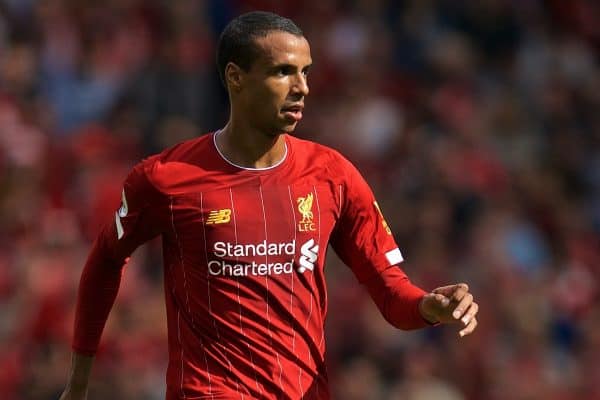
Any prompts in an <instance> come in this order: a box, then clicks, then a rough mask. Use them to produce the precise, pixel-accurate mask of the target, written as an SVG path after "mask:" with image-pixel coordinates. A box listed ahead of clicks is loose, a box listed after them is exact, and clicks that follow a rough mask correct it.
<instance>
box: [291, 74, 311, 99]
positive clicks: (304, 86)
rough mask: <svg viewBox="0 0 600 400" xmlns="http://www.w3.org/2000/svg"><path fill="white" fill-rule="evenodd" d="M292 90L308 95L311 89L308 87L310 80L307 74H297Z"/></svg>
mask: <svg viewBox="0 0 600 400" xmlns="http://www.w3.org/2000/svg"><path fill="white" fill-rule="evenodd" d="M292 91H293V92H294V93H296V94H301V95H302V96H307V95H308V93H309V91H310V90H309V89H308V81H307V77H306V75H305V74H303V73H299V74H297V76H296V79H295V81H294V84H293V86H292Z"/></svg>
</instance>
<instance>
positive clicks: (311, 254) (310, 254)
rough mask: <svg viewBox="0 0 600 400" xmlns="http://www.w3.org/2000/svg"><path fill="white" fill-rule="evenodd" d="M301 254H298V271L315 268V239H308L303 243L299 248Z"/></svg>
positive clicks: (302, 271)
mask: <svg viewBox="0 0 600 400" xmlns="http://www.w3.org/2000/svg"><path fill="white" fill-rule="evenodd" d="M300 252H301V253H302V255H301V256H300V268H298V272H300V273H304V271H306V270H309V271H312V270H313V269H314V268H315V262H316V261H317V257H318V256H319V245H316V246H315V241H314V240H313V239H310V240H309V241H308V242H306V243H304V244H303V245H302V247H301V248H300Z"/></svg>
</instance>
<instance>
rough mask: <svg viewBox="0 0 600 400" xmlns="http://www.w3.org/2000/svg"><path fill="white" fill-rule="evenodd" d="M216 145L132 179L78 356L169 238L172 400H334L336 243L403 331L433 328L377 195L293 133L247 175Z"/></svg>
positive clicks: (91, 287) (92, 265)
mask: <svg viewBox="0 0 600 400" xmlns="http://www.w3.org/2000/svg"><path fill="white" fill-rule="evenodd" d="M214 137H215V134H208V135H204V136H201V137H199V138H197V139H194V140H190V141H187V142H183V143H181V144H179V145H176V146H174V147H172V148H170V149H168V150H166V151H164V152H162V153H161V154H159V155H156V156H153V157H150V158H148V159H146V160H144V161H143V162H141V163H140V164H138V165H137V166H136V167H135V168H134V169H133V170H132V171H131V173H130V174H129V176H128V177H127V179H126V181H125V184H124V188H123V196H122V204H121V207H120V208H119V209H118V210H117V211H116V213H115V217H114V220H113V221H111V223H110V224H107V225H106V226H105V228H104V229H103V230H102V232H101V234H100V235H99V236H98V238H97V240H96V242H95V243H94V247H93V249H92V252H91V254H90V256H89V258H88V261H87V263H86V266H85V268H84V272H83V274H82V279H81V284H80V290H79V296H78V305H77V310H76V318H75V336H74V341H73V348H74V350H75V351H76V352H78V353H81V354H94V353H95V352H96V349H97V346H98V342H99V340H100V335H101V333H102V329H103V327H104V324H105V322H106V318H107V316H108V313H109V311H110V309H111V307H112V304H113V302H114V299H115V296H116V294H117V291H118V287H119V283H120V279H121V272H122V266H123V265H124V264H125V262H126V259H127V257H128V256H129V255H130V254H131V252H132V251H133V250H134V249H135V248H136V247H137V246H139V245H140V244H142V243H144V242H146V241H148V240H150V239H151V238H153V237H156V236H158V235H161V236H162V242H163V254H164V260H163V261H164V283H165V285H164V287H165V300H166V306H167V307H166V309H167V323H168V332H169V334H168V335H169V338H168V345H169V366H168V370H167V399H184V398H198V399H200V398H202V399H204V398H207V399H233V398H236V399H238V398H239V399H329V397H330V395H329V389H328V384H327V372H326V366H325V342H324V322H325V316H326V314H327V291H326V283H325V275H324V261H325V253H326V250H327V246H328V244H331V246H332V248H333V249H334V250H335V251H336V253H337V254H338V255H339V256H340V258H341V259H342V260H343V261H344V262H345V263H346V264H347V265H348V266H349V267H350V268H351V269H352V271H353V272H354V274H355V275H356V277H357V279H358V281H359V282H360V283H361V284H363V285H365V286H366V288H367V289H368V291H369V293H370V294H371V297H372V298H373V300H374V301H375V303H376V304H377V306H378V307H379V309H380V310H381V312H382V314H383V315H384V317H385V318H386V319H387V320H388V321H389V322H390V323H391V324H393V325H394V326H396V327H399V328H402V329H414V328H419V327H422V326H425V325H427V323H426V322H425V321H424V320H423V318H422V317H421V315H420V313H419V311H418V303H419V301H420V299H421V298H422V296H423V295H424V293H425V292H424V291H422V290H421V289H419V288H417V287H416V286H414V285H412V284H411V283H410V281H409V280H408V278H407V277H406V275H405V274H404V272H402V270H401V269H400V268H399V267H398V266H397V264H399V263H400V262H402V255H401V253H400V250H399V249H398V246H397V245H396V243H395V241H394V238H393V236H392V234H391V231H390V230H389V227H388V226H387V224H386V222H385V220H384V219H383V216H382V214H381V211H380V210H379V207H378V206H377V204H376V202H375V198H374V196H373V193H372V192H371V190H370V188H369V187H368V185H367V183H366V182H365V181H364V179H363V178H362V177H361V175H360V174H359V172H358V171H357V170H356V168H355V167H354V166H353V165H352V164H351V163H350V162H349V161H348V160H346V159H345V158H343V157H342V156H341V155H340V154H339V153H337V152H336V151H334V150H332V149H330V148H327V147H325V146H322V145H319V144H316V143H313V142H309V141H305V140H301V139H298V138H295V137H292V136H289V135H285V143H286V155H285V157H284V159H283V160H282V162H280V163H279V164H277V165H275V166H273V167H271V168H267V169H247V168H241V167H238V166H235V165H233V164H231V163H229V162H228V161H227V160H226V159H225V158H224V157H223V156H222V155H221V154H220V152H219V151H218V149H217V147H216V145H215V140H214ZM349 311H350V310H349Z"/></svg>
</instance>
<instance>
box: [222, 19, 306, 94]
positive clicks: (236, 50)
mask: <svg viewBox="0 0 600 400" xmlns="http://www.w3.org/2000/svg"><path fill="white" fill-rule="evenodd" d="M273 31H282V32H288V33H291V34H293V35H296V36H304V34H303V33H302V30H300V28H298V26H297V25H296V24H295V23H294V22H293V21H292V20H290V19H288V18H284V17H282V16H280V15H277V14H274V13H271V12H266V11H252V12H249V13H246V14H242V15H240V16H238V17H236V18H234V19H233V20H231V21H230V22H229V23H228V24H227V26H226V27H225V29H223V32H222V33H221V36H220V37H219V42H218V44H217V68H218V70H219V76H220V77H221V82H223V85H225V87H227V83H226V82H225V67H226V66H227V64H228V63H229V62H233V63H235V64H236V65H238V66H239V67H240V68H242V69H243V70H244V71H248V70H249V69H250V68H251V67H252V63H253V62H254V61H255V60H256V59H257V58H258V57H259V49H258V46H257V45H256V42H255V39H257V38H260V37H265V36H267V35H268V34H269V33H270V32H273Z"/></svg>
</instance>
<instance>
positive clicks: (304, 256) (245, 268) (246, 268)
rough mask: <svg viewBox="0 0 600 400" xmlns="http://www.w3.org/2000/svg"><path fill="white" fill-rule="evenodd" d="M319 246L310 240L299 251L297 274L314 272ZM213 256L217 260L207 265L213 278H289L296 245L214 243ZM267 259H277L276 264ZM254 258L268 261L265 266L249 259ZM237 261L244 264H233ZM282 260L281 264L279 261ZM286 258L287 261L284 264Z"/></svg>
mask: <svg viewBox="0 0 600 400" xmlns="http://www.w3.org/2000/svg"><path fill="white" fill-rule="evenodd" d="M318 251H319V246H318V245H316V246H315V242H314V240H313V239H310V240H309V241H307V242H306V243H304V244H303V245H302V246H301V247H300V253H301V256H300V258H299V261H298V262H299V264H300V267H298V272H300V273H304V272H305V271H306V270H310V271H313V270H314V265H315V262H316V261H317V256H318ZM212 253H213V255H214V256H215V257H216V259H213V260H210V261H209V262H208V272H209V274H210V275H213V276H265V275H282V274H291V273H292V272H293V270H294V263H293V260H294V258H295V256H296V241H295V240H292V241H290V242H279V243H269V242H267V241H266V240H263V241H262V242H260V243H248V244H234V243H229V242H215V243H214V245H213V248H212ZM269 256H271V257H272V258H273V259H277V260H278V261H276V262H268V259H269ZM282 256H283V257H282ZM251 257H257V258H259V260H264V259H265V258H266V259H267V262H260V261H256V260H252V261H250V262H248V261H247V259H248V258H251ZM239 258H245V259H246V261H244V262H234V261H232V260H236V259H239ZM282 258H283V260H282ZM286 258H288V260H285V259H286Z"/></svg>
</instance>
